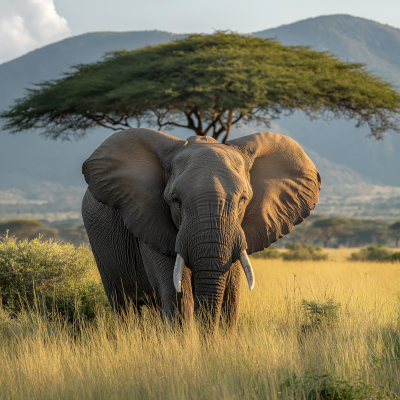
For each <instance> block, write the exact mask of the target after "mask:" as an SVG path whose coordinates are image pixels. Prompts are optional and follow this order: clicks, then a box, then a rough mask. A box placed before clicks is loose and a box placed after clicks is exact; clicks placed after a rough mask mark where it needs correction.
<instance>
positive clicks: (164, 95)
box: [0, 32, 400, 139]
mask: <svg viewBox="0 0 400 400" xmlns="http://www.w3.org/2000/svg"><path fill="white" fill-rule="evenodd" d="M296 110H301V111H303V112H304V113H305V114H306V115H307V116H309V117H327V118H332V117H334V118H341V117H343V118H346V119H354V120H356V122H357V127H358V126H363V125H368V126H369V127H370V129H371V134H372V135H374V136H375V137H377V138H381V137H382V134H383V133H384V132H385V131H387V130H388V129H393V130H396V131H398V130H399V128H398V126H397V114H398V113H399V111H400V94H399V93H398V92H397V91H396V90H395V88H394V86H393V85H392V84H391V83H389V82H387V81H385V80H384V79H382V78H380V77H378V76H375V75H373V74H372V73H371V72H368V71H367V70H366V69H365V68H364V66H363V65H362V64H359V63H350V62H344V61H341V60H339V59H338V57H337V56H335V55H333V54H331V53H328V52H318V51H314V50H312V49H311V48H309V47H303V46H283V45H282V44H280V43H279V42H277V41H276V40H273V39H263V38H258V37H252V36H248V35H239V34H235V33H224V32H216V33H215V34H213V35H206V34H193V35H188V36H186V37H184V38H181V39H178V40H175V41H172V42H170V43H167V44H160V45H156V46H147V47H144V48H140V49H137V50H133V51H126V50H121V51H115V52H111V53H108V54H106V55H105V57H104V59H103V60H102V61H98V62H95V63H91V64H79V65H75V66H73V67H72V71H71V72H69V73H66V74H65V75H64V76H63V77H62V78H60V79H57V80H52V81H44V82H41V83H38V84H37V85H36V88H35V89H28V91H27V94H26V96H25V97H24V98H21V99H19V100H17V101H16V102H15V104H14V105H13V106H12V107H11V108H10V109H9V110H8V111H5V112H3V113H1V114H0V117H2V118H4V119H6V120H7V123H6V125H5V126H4V128H5V129H10V130H11V131H13V132H20V131H24V130H27V129H32V128H38V129H44V135H45V136H47V137H51V138H54V139H55V138H62V139H67V138H69V136H70V135H71V134H73V135H75V136H77V137H80V136H82V135H83V134H85V133H86V131H87V130H89V129H92V128H95V127H96V126H99V125H101V126H105V127H108V128H111V129H120V128H121V127H123V128H126V127H129V126H130V123H131V121H135V122H137V123H138V124H139V123H148V124H157V125H158V126H159V127H160V129H161V128H162V127H171V126H179V127H184V128H187V129H191V130H193V131H194V132H195V133H196V134H198V135H206V134H211V133H212V134H213V136H214V137H215V138H218V137H219V136H220V135H221V134H222V133H224V132H226V136H227V134H229V131H230V127H231V126H232V125H233V124H235V123H242V122H243V123H247V122H250V121H255V122H258V123H262V124H264V125H267V126H268V124H269V121H270V120H271V119H274V118H278V117H279V115H280V114H281V113H285V114H290V113H292V112H294V111H296ZM225 139H226V137H225Z"/></svg>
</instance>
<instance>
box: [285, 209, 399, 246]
mask: <svg viewBox="0 0 400 400" xmlns="http://www.w3.org/2000/svg"><path fill="white" fill-rule="evenodd" d="M319 221H321V222H319ZM329 221H330V222H332V221H333V222H334V224H332V226H331V227H330V226H329ZM335 221H336V223H335ZM339 221H342V222H343V224H341V223H339ZM317 222H318V223H317ZM335 225H336V226H335ZM390 226H391V225H390V223H389V222H386V221H382V220H369V219H356V218H350V219H346V218H338V217H332V218H325V217H323V216H322V215H318V214H313V215H311V216H310V217H309V218H307V221H306V222H305V223H303V224H300V225H298V226H296V227H295V229H294V230H293V231H292V232H291V233H290V234H289V235H288V236H287V237H285V238H284V239H282V240H281V241H280V244H282V245H284V244H285V243H287V242H289V241H290V242H291V243H294V242H306V243H312V244H317V245H324V246H327V247H328V246H329V247H339V246H343V247H362V246H366V245H372V244H384V245H387V246H391V245H393V238H396V236H395V232H394V231H393V230H391V229H390ZM399 238H400V236H399Z"/></svg>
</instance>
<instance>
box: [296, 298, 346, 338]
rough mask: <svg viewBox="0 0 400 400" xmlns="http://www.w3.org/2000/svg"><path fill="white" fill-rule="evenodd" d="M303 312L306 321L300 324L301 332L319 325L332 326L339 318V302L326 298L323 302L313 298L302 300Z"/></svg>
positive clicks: (316, 327) (312, 329)
mask: <svg viewBox="0 0 400 400" xmlns="http://www.w3.org/2000/svg"><path fill="white" fill-rule="evenodd" d="M301 306H302V310H303V314H304V316H305V319H306V323H305V324H304V325H302V331H303V333H307V332H310V331H314V330H316V329H318V328H319V327H321V326H327V327H329V328H333V327H334V326H335V325H336V324H337V322H338V320H339V311H340V307H341V305H340V303H337V302H336V301H335V300H334V299H332V298H330V299H327V301H326V302H325V303H322V302H317V301H315V300H312V301H308V300H304V299H303V300H302V302H301Z"/></svg>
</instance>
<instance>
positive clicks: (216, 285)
mask: <svg viewBox="0 0 400 400" xmlns="http://www.w3.org/2000/svg"><path fill="white" fill-rule="evenodd" d="M246 247H247V245H246V240H245V237H244V233H243V230H242V228H241V227H240V225H239V224H238V223H236V221H232V218H223V217H221V216H219V215H218V216H212V215H207V216H202V217H199V218H198V219H197V220H194V221H192V222H191V224H190V225H189V224H183V225H182V226H181V229H180V230H179V234H178V237H177V242H176V251H177V253H178V256H177V261H176V264H175V272H176V274H175V273H174V283H175V287H176V286H178V287H179V285H178V282H179V279H178V276H179V274H178V273H179V271H180V269H182V270H183V263H185V264H186V266H187V267H189V269H191V271H192V279H193V289H194V290H193V294H194V310H195V312H196V313H197V314H203V311H205V312H207V313H208V314H209V315H211V316H212V319H213V320H216V319H217V318H218V316H219V314H220V311H221V306H222V302H223V298H224V293H225V284H226V279H227V276H228V273H229V270H230V268H231V265H232V263H234V262H236V261H237V260H239V258H240V256H241V254H242V253H243V252H245V249H246ZM178 287H177V289H178Z"/></svg>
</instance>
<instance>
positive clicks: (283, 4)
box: [0, 0, 400, 63]
mask: <svg viewBox="0 0 400 400" xmlns="http://www.w3.org/2000/svg"><path fill="white" fill-rule="evenodd" d="M0 10H1V13H0V63H2V62H6V61H9V60H11V59H13V58H16V57H19V56H21V55H23V54H25V53H26V52H28V51H32V50H34V49H35V48H38V47H42V46H44V45H46V44H49V43H52V42H55V41H58V40H61V39H64V38H66V37H69V36H71V35H79V34H82V33H86V32H93V31H137V30H153V29H158V30H163V31H169V32H174V33H189V32H212V31H213V30H216V29H217V30H226V29H230V30H234V31H238V32H243V33H250V32H255V31H260V30H263V29H268V28H273V27H276V26H280V25H282V24H290V23H292V22H295V21H298V20H301V19H306V18H310V17H316V16H319V15H329V14H350V15H354V16H358V17H363V18H367V19H372V20H375V21H377V22H380V23H383V24H388V25H391V26H393V27H396V28H400V0H380V1H377V0H347V1H346V0H335V1H325V0H303V1H299V0H281V1H279V0H275V1H268V0H241V1H239V0H231V1H224V0H200V1H199V0H196V1H195V0H142V1H137V0H0Z"/></svg>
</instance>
